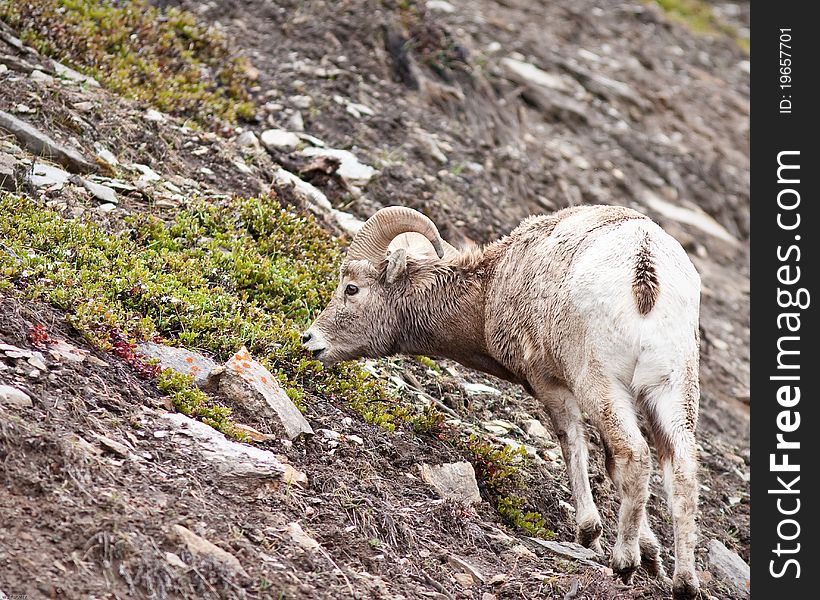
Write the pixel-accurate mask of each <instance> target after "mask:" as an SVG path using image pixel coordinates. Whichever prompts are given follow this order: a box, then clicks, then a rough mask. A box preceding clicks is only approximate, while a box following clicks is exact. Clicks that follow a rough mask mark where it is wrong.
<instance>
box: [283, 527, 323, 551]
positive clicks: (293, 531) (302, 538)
mask: <svg viewBox="0 0 820 600" xmlns="http://www.w3.org/2000/svg"><path fill="white" fill-rule="evenodd" d="M287 532H288V535H289V536H290V539H291V540H293V541H294V542H296V544H297V545H298V546H299V547H300V548H302V550H307V551H308V552H310V551H313V550H318V549H319V548H321V545H320V544H319V542H317V541H316V540H314V539H313V538H312V537H310V536H309V535H308V534H307V533H305V530H304V529H302V526H301V525H300V524H299V523H297V522H295V521H294V522H293V523H289V524H288V528H287Z"/></svg>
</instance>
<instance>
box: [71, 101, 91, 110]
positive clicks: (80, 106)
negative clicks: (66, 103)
mask: <svg viewBox="0 0 820 600" xmlns="http://www.w3.org/2000/svg"><path fill="white" fill-rule="evenodd" d="M72 106H73V107H74V109H75V110H79V111H80V112H91V111H92V110H93V109H94V103H93V102H76V103H74V104H73V105H72Z"/></svg>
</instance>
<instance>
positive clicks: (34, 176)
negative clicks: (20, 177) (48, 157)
mask: <svg viewBox="0 0 820 600" xmlns="http://www.w3.org/2000/svg"><path fill="white" fill-rule="evenodd" d="M26 177H27V179H28V182H29V183H30V184H31V185H33V186H35V187H46V186H52V185H63V184H64V183H65V182H66V181H68V178H69V177H71V175H69V173H68V171H64V170H63V169H61V168H59V167H53V166H51V165H47V164H45V163H40V162H38V163H35V164H34V168H33V169H32V170H31V171H30V172H28V173H27V174H26Z"/></svg>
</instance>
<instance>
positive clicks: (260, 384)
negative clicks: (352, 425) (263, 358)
mask: <svg viewBox="0 0 820 600" xmlns="http://www.w3.org/2000/svg"><path fill="white" fill-rule="evenodd" d="M219 389H220V391H222V392H223V393H224V394H225V395H226V396H228V397H229V398H231V399H232V400H234V402H237V403H239V404H241V405H243V406H244V407H245V408H246V409H248V410H249V411H251V412H252V413H253V414H257V415H259V416H260V417H262V418H266V419H268V420H270V421H271V422H272V423H273V424H277V425H278V427H279V428H281V429H282V430H283V432H284V434H285V435H286V436H287V438H288V439H290V440H292V439H294V438H296V437H298V436H299V435H301V434H312V433H313V429H311V427H310V423H308V422H307V419H305V417H304V416H303V415H302V413H301V412H299V409H298V408H296V405H295V404H293V401H292V400H291V399H290V398H289V397H288V395H287V393H285V390H283V389H282V388H281V387H280V386H279V383H278V381H277V380H276V378H275V377H274V376H273V375H272V374H271V372H270V371H268V370H267V369H266V368H265V367H264V366H263V365H262V364H260V363H259V362H257V361H255V360H254V359H253V358H252V357H251V355H250V353H249V352H248V349H247V348H245V347H244V346H243V347H242V348H240V349H239V351H238V352H237V353H236V354H234V355H233V356H232V357H231V358H230V360H228V362H227V363H225V372H224V373H222V375H221V376H220V378H219Z"/></svg>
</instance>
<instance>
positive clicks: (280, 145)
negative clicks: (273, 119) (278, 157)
mask: <svg viewBox="0 0 820 600" xmlns="http://www.w3.org/2000/svg"><path fill="white" fill-rule="evenodd" d="M260 139H261V140H262V145H263V146H265V148H267V149H268V150H270V151H276V150H280V151H281V150H293V149H294V148H296V147H297V146H298V145H299V144H300V143H301V141H302V140H300V139H299V136H298V135H296V134H295V133H291V132H290V131H286V130H284V129H266V130H265V131H263V132H262V136H261V137H260Z"/></svg>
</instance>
